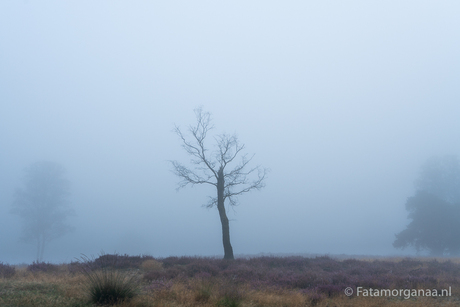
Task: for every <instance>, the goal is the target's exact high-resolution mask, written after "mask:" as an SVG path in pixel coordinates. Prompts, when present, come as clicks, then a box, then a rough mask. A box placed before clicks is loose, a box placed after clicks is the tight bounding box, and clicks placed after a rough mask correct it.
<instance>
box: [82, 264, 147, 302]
mask: <svg viewBox="0 0 460 307" xmlns="http://www.w3.org/2000/svg"><path fill="white" fill-rule="evenodd" d="M98 259H99V261H97V262H96V261H91V260H90V259H89V258H88V257H86V256H84V255H83V256H82V260H83V263H84V264H85V265H84V266H83V273H84V275H85V276H86V277H87V280H88V284H87V291H88V294H89V298H90V301H91V302H92V303H94V304H97V305H114V304H118V303H120V302H125V301H128V300H130V299H132V298H133V297H135V295H136V294H137V292H138V288H139V287H138V282H137V278H136V275H134V274H132V273H130V272H129V271H123V270H121V269H116V268H117V263H116V257H102V256H101V257H99V258H98ZM101 259H102V260H101Z"/></svg>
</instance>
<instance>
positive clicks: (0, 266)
mask: <svg viewBox="0 0 460 307" xmlns="http://www.w3.org/2000/svg"><path fill="white" fill-rule="evenodd" d="M14 274H16V269H15V268H14V266H12V265H9V264H4V263H3V262H0V277H3V278H10V277H13V276H14Z"/></svg>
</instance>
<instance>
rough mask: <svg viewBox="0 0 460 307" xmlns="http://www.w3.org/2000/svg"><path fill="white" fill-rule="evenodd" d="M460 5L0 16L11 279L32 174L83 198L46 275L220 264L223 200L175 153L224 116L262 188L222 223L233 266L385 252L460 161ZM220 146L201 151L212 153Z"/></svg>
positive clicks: (0, 245)
mask: <svg viewBox="0 0 460 307" xmlns="http://www.w3.org/2000/svg"><path fill="white" fill-rule="evenodd" d="M459 15H460V3H458V2H457V1H442V2H426V1H425V2H420V1H404V2H401V1H385V2H379V3H377V2H369V1H346V2H343V3H342V2H340V3H339V2H333V1H320V2H310V1H308V2H307V1H288V2H279V1H250V2H248V1H231V2H215V1H166V2H161V3H160V2H150V1H70V2H69V1H66V2H63V1H46V2H43V1H2V2H1V3H0V261H3V262H8V263H21V262H27V263H30V262H32V261H33V260H34V259H35V258H34V256H35V250H36V247H35V246H34V245H33V244H25V243H21V242H20V241H19V239H18V238H19V234H20V231H21V226H22V224H21V223H22V221H21V219H20V217H19V216H17V215H12V214H10V209H11V206H12V203H13V198H14V191H15V190H16V189H17V188H18V187H21V185H22V179H23V176H24V168H26V167H27V166H29V165H30V164H31V163H33V162H35V161H42V160H46V161H53V162H57V163H59V164H61V165H62V166H63V167H65V168H66V170H67V173H66V177H67V178H68V180H69V181H70V182H71V193H72V194H71V205H72V208H73V209H74V210H75V213H76V214H75V216H72V217H70V218H69V220H68V223H69V224H70V225H72V226H73V227H74V228H75V230H74V231H73V232H72V233H70V234H67V235H65V236H62V237H61V238H59V239H56V240H53V241H51V242H50V243H49V244H48V245H47V246H46V249H45V254H44V259H45V260H46V261H51V262H64V261H66V262H67V261H71V260H74V259H75V258H76V257H79V256H80V255H81V254H86V255H96V254H98V253H100V252H101V251H104V252H107V253H112V252H118V253H122V254H124V253H127V254H135V255H138V254H149V255H153V256H155V257H166V256H170V255H176V256H181V255H200V256H222V255H223V248H222V233H221V225H220V220H219V215H218V212H217V210H216V208H212V209H206V208H203V207H202V205H203V204H206V203H207V201H208V196H214V194H215V193H216V192H215V189H212V187H209V186H203V185H196V186H194V187H187V188H184V189H181V190H179V191H176V188H177V184H178V182H179V181H180V179H179V178H178V177H176V176H175V175H174V174H173V173H172V171H171V170H172V166H171V163H170V162H169V161H170V160H177V161H179V162H181V163H184V164H185V165H190V164H188V162H189V160H190V157H189V156H188V155H187V154H186V153H185V152H184V150H183V149H182V148H181V141H180V139H179V138H178V136H177V135H175V134H174V132H173V129H174V125H178V126H179V127H181V128H184V129H186V127H187V126H188V125H190V124H194V123H195V115H194V113H193V110H194V109H195V108H197V107H199V106H202V107H203V109H204V110H205V111H208V112H210V113H211V114H212V118H213V123H214V125H215V130H214V132H215V133H217V134H219V133H223V132H226V133H229V134H232V133H236V134H237V135H238V137H239V140H240V141H241V142H242V143H244V144H245V145H246V149H245V152H247V153H248V154H255V156H254V159H253V161H252V165H254V166H255V165H259V164H260V165H261V166H263V167H267V168H269V169H270V173H269V176H268V178H267V180H266V187H265V188H264V189H262V190H260V191H253V192H251V193H247V194H244V195H242V196H241V197H240V198H239V206H237V207H235V208H234V210H233V209H231V208H230V209H229V210H228V214H229V218H230V219H231V222H230V233H231V241H232V245H233V249H234V252H235V254H236V255H242V254H246V255H256V254H259V253H265V254H280V253H284V254H285V253H318V254H349V255H396V254H397V255H401V254H413V253H414V251H413V250H410V249H407V250H404V251H401V250H396V249H394V248H393V246H392V243H393V241H394V239H395V233H398V232H400V231H401V230H403V229H404V228H405V226H406V225H407V224H408V219H407V212H406V210H405V208H404V204H405V202H406V200H407V198H408V197H410V196H412V195H413V194H414V189H415V188H414V181H415V180H416V178H417V176H418V174H419V170H420V166H421V165H422V163H423V162H424V161H426V159H428V158H429V157H431V156H433V155H445V154H451V155H459V154H460V142H459V140H460V121H459V114H460V103H459V102H460V100H459V98H460V90H459V84H460V57H459V56H458V55H459V54H460V32H459V31H458V29H460V19H459V18H458V16H459ZM213 140H214V139H213V138H209V141H210V143H209V145H210V146H211V145H212V141H213Z"/></svg>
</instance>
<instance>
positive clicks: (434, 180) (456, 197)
mask: <svg viewBox="0 0 460 307" xmlns="http://www.w3.org/2000/svg"><path fill="white" fill-rule="evenodd" d="M415 187H416V188H417V190H418V191H425V192H428V193H431V194H433V195H435V196H437V197H438V198H440V199H443V200H445V201H447V202H450V203H459V202H460V163H459V161H458V158H457V156H442V157H439V156H434V157H431V158H430V159H428V160H427V161H426V162H425V163H424V164H423V165H422V167H421V170H420V176H419V178H418V179H417V180H416V182H415Z"/></svg>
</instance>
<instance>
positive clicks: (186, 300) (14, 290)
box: [0, 255, 460, 307]
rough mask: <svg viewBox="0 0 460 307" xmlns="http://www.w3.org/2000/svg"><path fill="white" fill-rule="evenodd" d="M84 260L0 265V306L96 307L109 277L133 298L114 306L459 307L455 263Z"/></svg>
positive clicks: (410, 260)
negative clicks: (98, 287)
mask: <svg viewBox="0 0 460 307" xmlns="http://www.w3.org/2000/svg"><path fill="white" fill-rule="evenodd" d="M83 260H85V259H82V261H81V262H73V263H70V264H60V265H54V264H45V263H41V264H36V263H34V264H32V265H29V266H26V267H21V268H18V267H15V268H14V270H13V267H12V266H9V265H5V264H3V265H2V264H0V306H2V307H3V306H4V307H12V306H56V307H57V306H64V307H65V306H69V307H71V306H72V307H82V306H96V304H95V303H92V302H91V300H90V299H91V297H90V294H89V293H90V290H89V289H90V287H91V285H92V282H93V283H94V281H95V280H96V281H97V280H99V281H100V280H102V279H97V278H98V277H100V276H105V277H108V280H109V281H113V280H118V281H120V282H122V283H125V284H127V285H129V287H130V288H131V289H133V291H134V292H133V293H134V296H133V297H132V298H131V299H130V300H126V301H124V302H121V303H118V306H145V307H147V306H158V307H160V306H222V307H236V306H241V307H246V306H247V307H249V306H251V307H252V306H254V307H262V306H273V307H275V306H276V307H278V306H286V307H288V306H458V305H459V304H460V263H459V261H458V259H433V258H404V259H401V258H388V259H378V260H377V259H371V258H368V259H362V260H356V259H341V260H337V259H332V258H329V257H325V256H323V257H315V258H304V257H257V258H239V259H236V260H233V261H228V260H221V259H215V258H199V257H168V258H162V259H154V258H152V257H150V256H121V255H103V256H100V257H99V258H97V259H86V261H83ZM98 274H99V275H98ZM100 274H102V275H100ZM104 274H105V275H104ZM95 277H96V279H95ZM105 277H104V278H105ZM91 280H92V282H91ZM104 281H107V280H105V279H104ZM347 287H350V288H351V289H352V290H353V294H352V295H351V296H346V295H345V293H344V290H345V289H346V288H347ZM371 288H372V289H374V290H373V292H372V293H371V292H369V291H370V289H371ZM93 289H94V288H93ZM375 289H377V290H379V291H380V290H385V289H389V290H390V291H392V290H393V292H388V293H387V295H385V292H383V291H382V292H381V293H380V292H379V293H380V294H381V295H382V296H377V295H376V292H375V291H376V290H375ZM357 290H358V291H359V292H360V294H359V296H358V295H357ZM443 290H445V291H444V292H443ZM398 291H399V292H398ZM396 292H398V293H396ZM366 293H367V294H368V296H365V295H366ZM390 293H391V294H390ZM371 294H372V296H371ZM422 294H424V295H425V296H422ZM435 294H436V295H437V296H434V295H435ZM441 294H444V296H440V295H441Z"/></svg>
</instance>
